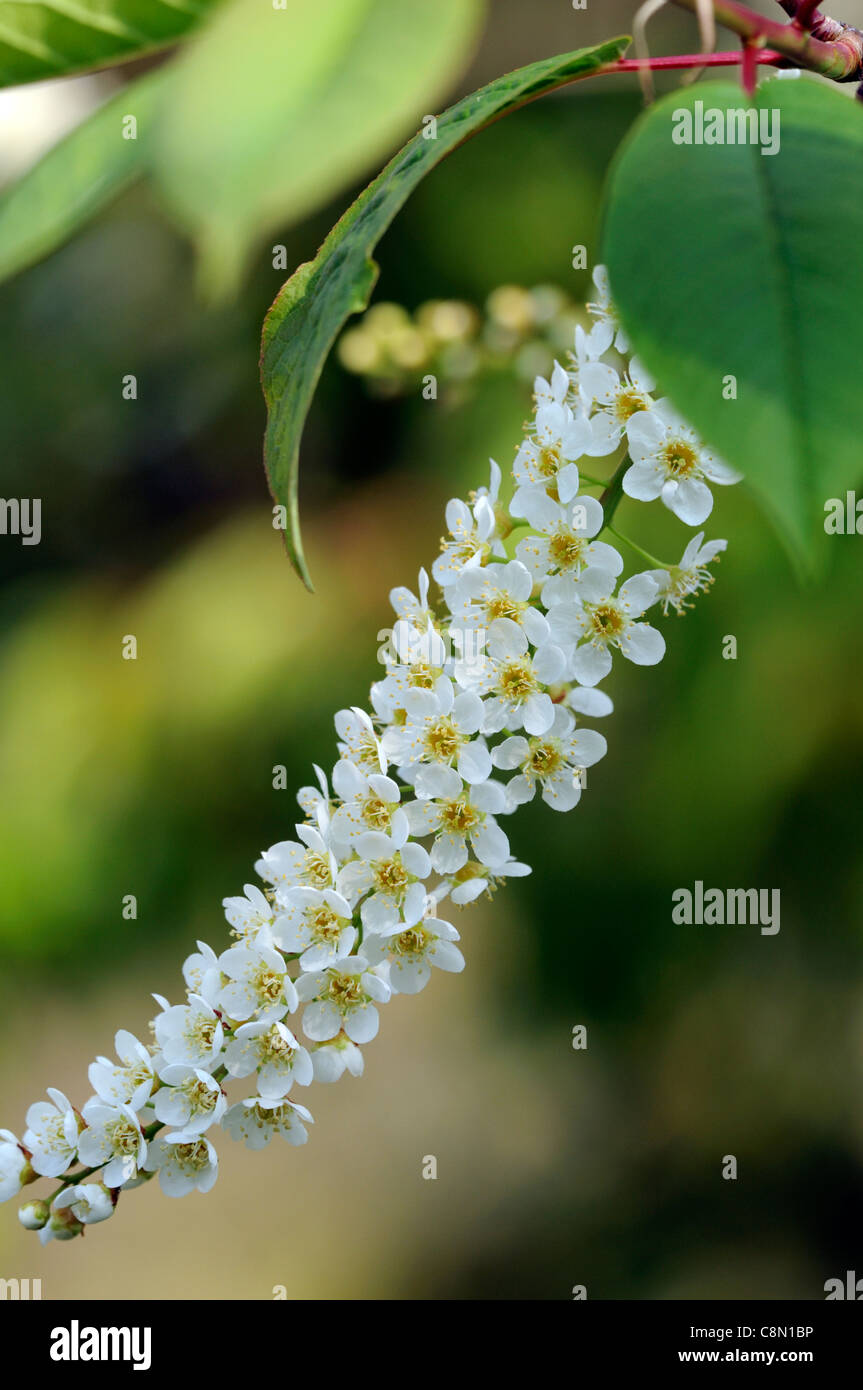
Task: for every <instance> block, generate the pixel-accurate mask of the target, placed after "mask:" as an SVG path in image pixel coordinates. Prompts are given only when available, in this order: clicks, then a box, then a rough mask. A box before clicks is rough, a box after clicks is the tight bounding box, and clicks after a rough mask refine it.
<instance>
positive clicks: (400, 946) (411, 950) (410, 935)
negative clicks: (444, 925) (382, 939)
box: [388, 925, 434, 956]
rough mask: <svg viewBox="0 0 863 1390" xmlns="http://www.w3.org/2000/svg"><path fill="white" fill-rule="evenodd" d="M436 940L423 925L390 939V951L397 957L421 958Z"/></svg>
mask: <svg viewBox="0 0 863 1390" xmlns="http://www.w3.org/2000/svg"><path fill="white" fill-rule="evenodd" d="M433 940H434V938H433V936H432V934H431V932H430V931H427V930H426V928H425V927H424V926H422V925H417V926H415V927H409V928H408V930H407V931H403V932H400V933H399V935H398V936H394V937H391V938H390V941H389V943H388V944H389V949H390V951H391V952H392V953H393V955H396V956H421V955H422V954H423V952H424V951H425V950H426V949H427V948H428V946H430V945H431V942H432V941H433Z"/></svg>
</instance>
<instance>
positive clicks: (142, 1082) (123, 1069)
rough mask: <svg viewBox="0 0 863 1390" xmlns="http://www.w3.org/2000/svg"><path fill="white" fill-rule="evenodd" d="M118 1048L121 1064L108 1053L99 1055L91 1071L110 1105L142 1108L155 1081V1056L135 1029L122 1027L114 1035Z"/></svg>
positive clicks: (92, 1081)
mask: <svg viewBox="0 0 863 1390" xmlns="http://www.w3.org/2000/svg"><path fill="white" fill-rule="evenodd" d="M114 1048H115V1050H116V1053H117V1056H118V1057H119V1059H120V1065H119V1066H117V1065H116V1063H114V1062H112V1061H111V1060H110V1059H109V1058H108V1057H97V1058H96V1061H95V1062H92V1063H91V1064H90V1068H89V1071H88V1073H87V1075H88V1076H89V1078H90V1085H91V1086H92V1087H93V1090H94V1091H95V1092H96V1095H97V1096H99V1098H100V1099H101V1100H104V1101H106V1102H107V1103H108V1104H109V1105H130V1106H131V1107H132V1109H133V1110H140V1109H141V1108H142V1106H144V1105H146V1104H147V1101H148V1100H149V1099H150V1095H151V1093H152V1090H153V1085H154V1083H155V1080H156V1077H155V1070H154V1066H153V1058H152V1057H151V1056H150V1053H149V1051H148V1050H147V1048H146V1047H145V1046H144V1044H143V1043H141V1042H139V1041H138V1039H137V1038H136V1037H135V1035H134V1033H128V1032H127V1031H126V1029H125V1028H121V1029H120V1031H119V1032H118V1033H116V1034H115V1035H114Z"/></svg>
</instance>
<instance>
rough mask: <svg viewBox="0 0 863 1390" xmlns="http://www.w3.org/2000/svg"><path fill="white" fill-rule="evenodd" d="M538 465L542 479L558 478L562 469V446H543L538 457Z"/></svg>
mask: <svg viewBox="0 0 863 1390" xmlns="http://www.w3.org/2000/svg"><path fill="white" fill-rule="evenodd" d="M536 465H537V468H538V469H539V472H540V476H541V477H543V478H554V477H556V476H557V472H558V470H559V468H560V445H559V444H543V446H542V448H541V449H540V451H539V453H538V455H537V459H536Z"/></svg>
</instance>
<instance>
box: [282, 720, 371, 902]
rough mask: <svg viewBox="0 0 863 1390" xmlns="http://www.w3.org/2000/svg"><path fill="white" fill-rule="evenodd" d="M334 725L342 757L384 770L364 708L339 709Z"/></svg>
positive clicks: (368, 771) (358, 765)
mask: <svg viewBox="0 0 863 1390" xmlns="http://www.w3.org/2000/svg"><path fill="white" fill-rule="evenodd" d="M335 726H336V733H337V734H338V736H339V745H338V747H339V753H340V754H341V756H342V757H343V758H348V759H349V760H350V761H351V762H352V763H356V765H357V767H359V768H362V770H363V771H364V772H367V773H372V772H386V770H387V760H386V758H385V757H384V754H383V750H382V748H381V741H380V739H379V738H378V736H377V734H376V733H375V726H374V724H373V723H372V720H371V716H370V715H368V714H367V713H366V711H365V710H364V709H360V708H359V706H358V705H355V706H354V707H353V708H352V709H342V710H339V712H338V714H337V715H336V717H335ZM297 829H298V830H299V826H298V827H297ZM317 886H318V887H320V886H321V885H320V884H318V885H317Z"/></svg>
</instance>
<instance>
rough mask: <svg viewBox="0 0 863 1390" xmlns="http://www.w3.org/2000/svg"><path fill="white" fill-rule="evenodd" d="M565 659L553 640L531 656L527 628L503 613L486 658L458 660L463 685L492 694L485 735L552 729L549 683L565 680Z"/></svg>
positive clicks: (490, 636) (494, 625)
mask: <svg viewBox="0 0 863 1390" xmlns="http://www.w3.org/2000/svg"><path fill="white" fill-rule="evenodd" d="M588 572H589V571H588ZM611 582H612V583H613V582H614V581H613V580H612V581H611ZM564 660H565V659H564V654H563V652H562V651H561V650H560V648H559V647H557V646H555V645H554V644H553V643H552V642H547V643H545V644H544V645H543V646H541V647H540V648H539V649H538V650H537V651H536V652H535V653H534V654H533V656H531V655H530V653H529V652H528V640H527V636H526V634H525V632H524V630H523V628H520V627H519V625H518V623H514V622H513V621H512V620H511V619H510V618H497V619H495V621H494V622H493V623H492V624H491V625H490V627H489V629H488V650H487V651H486V652H485V653H483V657H482V660H481V661H479V662H469V663H462V662H461V661H458V662H456V677H457V679H458V681H459V684H461V685H465V686H468V687H470V686H473V687H474V688H475V689H476V690H477V692H478V693H479V694H481V695H483V696H485V697H487V698H485V700H484V705H483V722H482V732H483V733H484V734H493V733H498V732H499V731H500V730H501V729H503V728H504V727H508V728H511V729H519V728H522V727H524V728H525V729H526V730H527V732H528V733H529V734H544V733H545V731H546V729H550V728H551V721H552V719H553V718H554V706H553V705H552V702H551V698H550V697H549V695H548V692H547V691H546V690H545V689H544V688H543V687H544V686H547V685H552V684H553V683H554V682H555V681H557V680H559V679H560V677H561V675H562V674H563V670H564ZM483 780H484V779H483Z"/></svg>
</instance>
